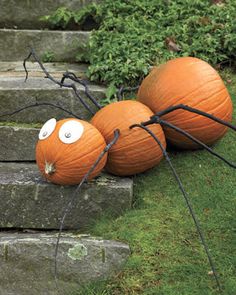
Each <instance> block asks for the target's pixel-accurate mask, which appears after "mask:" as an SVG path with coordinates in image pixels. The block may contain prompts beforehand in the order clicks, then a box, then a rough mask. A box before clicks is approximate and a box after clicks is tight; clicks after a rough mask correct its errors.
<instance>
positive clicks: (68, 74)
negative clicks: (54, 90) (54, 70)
mask: <svg viewBox="0 0 236 295" xmlns="http://www.w3.org/2000/svg"><path fill="white" fill-rule="evenodd" d="M65 79H70V80H72V81H74V82H77V83H79V84H81V85H82V86H83V87H84V92H85V94H86V96H87V97H88V98H89V99H90V101H91V102H92V103H93V104H94V105H95V106H96V107H97V108H98V109H101V108H102V106H101V105H100V104H99V103H98V102H97V100H96V99H95V98H94V97H93V96H92V95H91V93H90V92H89V88H88V84H87V82H86V81H85V80H82V79H80V78H78V77H77V76H76V75H75V73H73V72H66V73H64V74H63V77H62V79H61V83H64V81H65Z"/></svg>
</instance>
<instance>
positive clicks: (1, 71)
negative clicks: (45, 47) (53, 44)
mask: <svg viewBox="0 0 236 295" xmlns="http://www.w3.org/2000/svg"><path fill="white" fill-rule="evenodd" d="M26 65H27V70H28V72H29V77H30V78H31V77H41V78H44V77H45V74H44V73H43V71H42V70H41V68H40V67H39V65H38V63H36V62H31V61H27V64H26ZM43 65H44V66H45V68H46V69H47V70H48V72H49V73H50V74H52V76H53V77H55V78H58V79H60V78H61V77H62V75H63V73H65V72H67V71H68V72H73V73H75V74H76V76H78V77H80V78H83V79H86V78H87V77H86V71H87V70H88V64H83V63H66V62H48V63H47V62H46V63H43ZM6 77H9V78H10V77H11V78H16V77H21V78H25V70H24V67H23V61H12V62H10V61H7V62H6V61H5V62H4V61H0V79H1V78H6Z"/></svg>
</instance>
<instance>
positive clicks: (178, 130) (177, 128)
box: [159, 119, 236, 168]
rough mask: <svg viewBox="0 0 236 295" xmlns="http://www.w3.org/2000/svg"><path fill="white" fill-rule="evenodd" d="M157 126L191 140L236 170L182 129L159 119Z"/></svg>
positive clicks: (234, 165)
mask: <svg viewBox="0 0 236 295" xmlns="http://www.w3.org/2000/svg"><path fill="white" fill-rule="evenodd" d="M159 124H161V125H162V126H167V127H169V128H171V129H173V130H175V131H177V132H178V133H180V134H182V135H184V136H185V137H187V138H189V139H190V140H192V141H193V142H195V143H197V144H198V145H199V146H200V147H202V148H204V149H205V150H207V151H208V152H209V153H210V154H212V155H213V156H215V157H217V158H218V159H220V160H222V161H223V162H225V163H226V164H227V165H229V166H230V167H232V168H236V164H234V163H232V162H230V161H228V160H227V159H225V158H224V157H223V156H221V155H219V154H218V153H217V152H215V151H213V150H212V149H211V148H210V147H209V146H208V145H206V144H205V143H203V142H202V141H200V140H199V139H197V138H196V137H194V136H192V135H191V134H190V133H188V132H186V131H184V130H183V129H181V128H179V127H177V126H175V125H173V124H171V123H169V122H167V121H164V120H162V119H159Z"/></svg>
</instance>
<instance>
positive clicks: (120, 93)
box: [116, 85, 140, 101]
mask: <svg viewBox="0 0 236 295" xmlns="http://www.w3.org/2000/svg"><path fill="white" fill-rule="evenodd" d="M139 87H140V85H137V86H135V87H124V86H121V87H120V88H119V89H118V91H117V93H116V95H117V100H118V101H121V100H123V96H124V93H125V92H133V91H136V90H138V89H139Z"/></svg>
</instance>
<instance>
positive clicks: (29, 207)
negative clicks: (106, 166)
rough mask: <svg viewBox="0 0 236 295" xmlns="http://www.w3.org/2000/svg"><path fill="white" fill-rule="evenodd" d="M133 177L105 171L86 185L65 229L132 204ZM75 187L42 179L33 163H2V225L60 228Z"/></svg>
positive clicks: (82, 224)
mask: <svg viewBox="0 0 236 295" xmlns="http://www.w3.org/2000/svg"><path fill="white" fill-rule="evenodd" d="M132 184H133V183H132V180H131V179H129V178H119V177H114V176H111V175H105V174H102V175H101V176H100V177H98V178H97V179H96V180H93V181H91V182H89V183H87V184H85V185H84V187H83V189H82V190H81V193H80V194H79V195H78V197H77V200H76V202H75V204H74V205H73V209H72V210H71V212H70V214H68V216H67V218H66V220H65V228H66V229H83V230H85V229H86V228H87V227H88V225H90V224H91V223H92V222H94V221H95V220H96V219H99V218H100V217H102V216H103V215H104V214H110V215H112V216H118V215H119V214H121V213H122V212H124V210H126V209H129V208H130V207H131V202H132V195H133V191H132ZM75 189H76V186H60V185H54V184H49V183H47V182H45V181H44V180H42V178H41V176H40V174H39V172H38V168H37V166H36V165H35V164H33V163H18V164H16V163H0V203H1V211H0V227H1V228H37V229H57V228H58V227H59V223H60V219H61V217H62V215H63V212H64V210H65V207H66V205H67V204H68V202H69V200H70V198H71V196H72V194H73V192H74V191H75Z"/></svg>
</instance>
